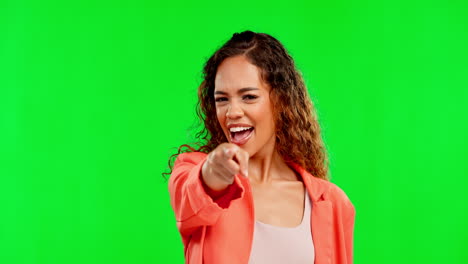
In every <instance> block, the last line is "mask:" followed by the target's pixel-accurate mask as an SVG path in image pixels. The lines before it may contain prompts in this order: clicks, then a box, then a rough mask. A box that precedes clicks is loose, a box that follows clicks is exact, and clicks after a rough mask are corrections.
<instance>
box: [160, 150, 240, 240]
mask: <svg viewBox="0 0 468 264" xmlns="http://www.w3.org/2000/svg"><path fill="white" fill-rule="evenodd" d="M231 145H232V144H229V145H228V146H227V147H226V146H224V148H223V147H222V145H220V146H218V148H216V149H215V150H213V151H212V152H211V153H210V154H208V155H207V154H204V153H200V152H193V153H182V154H180V155H179V156H178V158H177V160H176V162H175V163H174V168H173V170H172V173H171V177H170V179H169V193H170V196H171V205H172V208H173V209H174V213H175V217H176V220H177V227H178V228H179V232H180V233H181V235H182V236H188V235H190V234H191V233H192V232H194V231H195V230H196V229H197V228H199V227H201V226H209V225H213V224H215V223H216V221H217V220H218V218H219V217H220V216H221V214H222V213H223V211H224V210H226V208H228V207H229V204H230V202H231V201H232V200H234V199H238V198H241V197H242V195H243V192H244V189H243V187H242V185H240V184H239V182H238V181H236V180H235V175H236V174H239V173H240V171H242V170H244V168H245V167H244V166H247V165H244V164H245V163H246V160H247V161H248V155H247V157H246V156H245V154H246V153H243V152H242V150H241V151H238V150H236V148H235V147H237V146H235V145H234V147H233V146H231ZM226 149H228V151H226ZM221 151H222V152H221ZM233 152H234V153H233ZM238 152H240V154H237V153H238ZM234 159H237V160H236V161H234ZM239 161H241V162H239ZM240 164H242V169H241V165H240ZM236 172H237V173H236Z"/></svg>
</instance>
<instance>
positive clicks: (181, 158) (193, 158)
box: [174, 152, 208, 166]
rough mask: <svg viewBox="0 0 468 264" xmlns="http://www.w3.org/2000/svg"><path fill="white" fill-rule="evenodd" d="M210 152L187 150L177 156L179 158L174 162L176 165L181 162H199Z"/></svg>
mask: <svg viewBox="0 0 468 264" xmlns="http://www.w3.org/2000/svg"><path fill="white" fill-rule="evenodd" d="M207 155H208V154H206V153H203V152H185V153H181V154H179V155H178V156H177V159H176V161H175V163H174V166H176V165H178V164H180V163H193V164H198V163H199V162H200V161H202V160H204V159H205V158H206V156H207Z"/></svg>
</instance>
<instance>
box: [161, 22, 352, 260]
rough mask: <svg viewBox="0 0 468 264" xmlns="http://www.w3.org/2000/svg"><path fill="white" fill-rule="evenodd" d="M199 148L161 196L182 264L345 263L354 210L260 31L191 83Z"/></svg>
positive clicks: (224, 51)
mask: <svg viewBox="0 0 468 264" xmlns="http://www.w3.org/2000/svg"><path fill="white" fill-rule="evenodd" d="M199 100H200V102H199V112H198V113H199V116H200V118H201V120H202V121H203V123H204V125H205V127H204V129H203V130H202V131H201V132H200V133H199V134H198V136H199V137H200V138H201V140H202V142H201V143H202V146H201V147H200V148H199V149H198V150H195V149H194V148H192V147H189V146H187V145H184V146H185V147H187V148H188V151H186V152H185V153H182V152H183V151H182V149H183V147H184V146H181V147H180V148H179V153H177V154H175V155H174V156H177V160H176V161H175V163H174V166H173V169H172V172H171V176H170V180H169V192H170V195H171V204H172V207H173V209H174V212H175V216H176V220H177V227H178V229H179V231H180V234H181V236H182V241H183V244H184V248H185V259H186V263H195V264H198V263H200V264H201V263H207V264H211V263H216V264H217V263H222V264H225V263H269V264H272V263H316V264H317V263H318V264H320V263H343V264H349V263H352V259H353V229H354V215H355V210H354V206H353V205H352V203H351V202H350V200H349V199H348V197H347V196H346V194H345V193H344V192H343V191H342V190H341V189H340V188H338V187H337V186H336V185H334V184H333V183H331V182H329V181H328V177H327V173H328V169H327V158H326V153H325V148H324V145H323V142H322V140H321V137H320V129H319V124H318V122H317V118H316V115H315V114H314V110H313V105H312V103H311V101H310V98H309V96H308V93H307V89H306V87H305V85H304V81H303V79H302V77H301V76H300V74H299V73H298V71H297V70H296V68H295V65H294V62H293V60H292V58H291V57H290V55H288V53H287V52H286V50H285V48H284V47H283V45H282V44H281V43H280V42H279V41H278V40H276V39H275V38H273V37H272V36H270V35H267V34H262V33H254V32H251V31H245V32H242V33H236V34H234V35H233V36H232V38H231V39H230V40H229V41H228V42H226V43H225V44H224V45H223V46H222V47H221V48H220V49H219V50H218V51H216V52H215V53H214V54H213V55H212V56H211V57H210V58H209V59H208V61H207V63H206V65H205V67H204V80H203V82H202V84H201V85H200V87H199Z"/></svg>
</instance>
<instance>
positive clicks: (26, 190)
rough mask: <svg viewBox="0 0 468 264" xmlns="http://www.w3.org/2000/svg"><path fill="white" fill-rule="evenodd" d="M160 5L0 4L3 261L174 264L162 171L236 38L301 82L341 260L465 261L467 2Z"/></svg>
mask: <svg viewBox="0 0 468 264" xmlns="http://www.w3.org/2000/svg"><path fill="white" fill-rule="evenodd" d="M170 2H171V3H166V4H162V3H158V2H156V1H140V0H135V1H99V2H96V1H78V2H69V1H21V0H19V1H13V0H6V1H5V0H4V1H1V2H0V262H1V263H5V264H6V263H8V264H19V263H28V264H29V263H31V264H32V263H40V264H46V263H47V264H52V263H101V264H102V263H183V248H182V243H181V239H180V236H179V233H178V231H177V229H176V225H175V219H174V215H173V212H172V209H171V207H170V203H169V194H168V191H167V182H166V181H165V180H164V179H163V178H162V176H161V173H162V172H164V171H167V161H168V157H169V155H170V154H172V153H174V151H175V149H174V148H175V147H177V146H179V145H180V144H183V143H187V142H191V141H193V132H194V130H193V129H192V128H193V125H194V124H196V116H195V112H194V109H195V103H196V90H197V86H198V84H199V83H200V80H201V69H202V66H203V63H204V62H205V60H206V59H207V58H208V57H209V56H210V55H211V54H212V53H213V52H214V51H215V50H216V48H218V47H220V45H222V43H224V42H225V41H226V40H228V39H229V38H230V36H231V35H232V33H234V32H239V31H243V30H246V29H251V30H253V31H257V32H266V33H269V34H271V35H273V36H275V37H276V38H278V39H279V40H280V41H281V42H282V43H283V44H284V45H285V46H286V48H287V49H288V50H289V52H290V53H291V54H292V56H293V57H294V59H295V60H296V63H297V66H298V68H299V69H300V71H301V72H302V74H303V76H304V78H305V80H306V83H307V87H308V89H309V91H310V94H311V97H312V99H313V101H314V103H315V106H316V107H317V111H318V114H319V119H320V123H321V126H322V131H323V138H324V140H325V142H326V145H327V149H328V152H329V155H330V163H331V164H330V165H331V166H330V169H331V177H332V181H333V182H334V183H336V184H337V185H338V186H340V187H341V188H342V189H343V190H344V191H345V192H346V193H347V194H348V196H349V197H350V199H351V200H352V202H353V203H354V205H355V207H356V211H357V215H356V227H355V239H354V242H355V245H354V248H355V250H354V254H355V262H356V263H468V246H467V245H468V228H467V220H468V219H467V214H468V205H467V202H468V199H467V197H466V192H467V187H468V180H467V176H468V173H467V169H468V165H467V163H468V162H467V161H468V160H467V147H468V145H467V139H466V138H467V124H468V122H467V121H468V120H467V119H468V118H467V117H466V115H467V114H468V111H467V102H468V100H467V99H468V77H467V76H468V63H467V61H468V49H467V47H468V34H467V33H468V15H467V13H468V12H467V11H468V8H467V6H468V5H467V4H466V2H465V1H433V0H431V1H401V0H397V1H395V0H385V1H315V2H313V1H286V2H270V1H263V2H254V1H238V2H223V1H216V2H215V1H212V2H208V1H206V2H203V3H201V2H192V3H190V2H187V3H183V2H175V1H170Z"/></svg>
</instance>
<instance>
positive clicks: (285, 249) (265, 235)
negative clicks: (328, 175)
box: [249, 189, 315, 264]
mask: <svg viewBox="0 0 468 264" xmlns="http://www.w3.org/2000/svg"><path fill="white" fill-rule="evenodd" d="M309 199H310V198H309V195H308V193H307V189H306V190H305V199H304V215H303V217H302V222H301V224H300V225H298V226H296V227H279V226H273V225H269V224H265V223H262V222H259V221H255V227H254V236H253V244H252V251H251V253H250V260H249V264H264V263H268V264H279V263H295V264H306V263H307V264H313V263H314V258H315V250H314V243H313V241H312V232H311V230H310V217H311V209H312V204H311V202H310V200H309Z"/></svg>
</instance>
